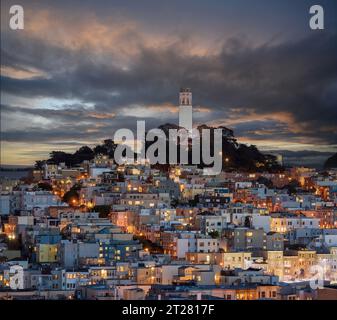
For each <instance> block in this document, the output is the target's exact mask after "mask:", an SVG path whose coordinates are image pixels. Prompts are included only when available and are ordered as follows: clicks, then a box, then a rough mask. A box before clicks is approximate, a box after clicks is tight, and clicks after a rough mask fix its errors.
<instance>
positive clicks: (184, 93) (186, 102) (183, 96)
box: [179, 88, 192, 106]
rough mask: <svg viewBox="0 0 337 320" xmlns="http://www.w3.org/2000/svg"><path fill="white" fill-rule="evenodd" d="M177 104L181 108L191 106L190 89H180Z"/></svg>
mask: <svg viewBox="0 0 337 320" xmlns="http://www.w3.org/2000/svg"><path fill="white" fill-rule="evenodd" d="M179 104H180V105H181V106H191V105H192V91H191V89H190V88H181V89H180V93H179Z"/></svg>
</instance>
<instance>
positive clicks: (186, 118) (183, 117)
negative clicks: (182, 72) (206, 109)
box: [179, 88, 193, 132]
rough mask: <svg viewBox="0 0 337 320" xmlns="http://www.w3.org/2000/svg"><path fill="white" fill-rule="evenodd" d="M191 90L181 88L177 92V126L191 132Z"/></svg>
mask: <svg viewBox="0 0 337 320" xmlns="http://www.w3.org/2000/svg"><path fill="white" fill-rule="evenodd" d="M192 125H193V118H192V91H191V89H190V88H181V89H180V93H179V126H180V127H183V128H185V129H186V130H187V131H189V132H192Z"/></svg>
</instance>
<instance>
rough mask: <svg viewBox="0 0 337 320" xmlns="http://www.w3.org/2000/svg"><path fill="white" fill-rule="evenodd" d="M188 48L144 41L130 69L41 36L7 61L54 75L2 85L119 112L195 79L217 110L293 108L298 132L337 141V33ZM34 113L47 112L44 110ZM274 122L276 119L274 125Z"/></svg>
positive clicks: (172, 98)
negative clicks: (216, 48)
mask: <svg viewBox="0 0 337 320" xmlns="http://www.w3.org/2000/svg"><path fill="white" fill-rule="evenodd" d="M28 42H29V41H27V40H24V39H16V41H14V40H12V41H11V42H10V51H11V52H18V51H20V50H15V48H16V46H17V47H18V48H21V49H22V48H25V47H26V46H27V43H28ZM39 46H41V48H39ZM30 48H31V47H30ZM180 48H182V44H181V43H179V42H178V43H175V44H173V45H169V46H166V47H162V48H145V47H140V48H139V53H138V54H137V56H136V57H135V58H134V59H133V61H132V63H131V64H130V65H128V66H127V68H125V69H123V68H121V67H116V66H115V64H114V63H113V62H114V61H113V60H108V59H105V60H102V59H96V58H95V56H91V55H90V51H87V50H85V49H83V50H78V51H71V50H67V49H65V48H62V49H60V48H53V47H52V46H51V47H49V48H48V49H46V44H45V43H43V41H36V42H35V44H34V50H27V51H25V55H19V54H17V55H15V54H14V55H12V56H11V55H8V54H7V55H6V52H7V50H9V49H8V48H6V46H5V48H4V52H5V54H4V57H5V59H3V61H4V65H9V66H22V67H23V68H27V67H29V66H31V67H35V68H37V67H39V69H42V70H43V71H46V72H47V73H48V75H47V76H46V77H41V76H40V77H35V78H30V79H14V78H10V77H5V76H2V77H1V85H2V90H3V92H5V93H11V94H15V95H17V96H22V97H30V98H36V97H54V98H56V99H60V98H73V99H78V100H79V101H82V102H83V103H87V102H89V103H93V104H94V105H95V106H96V108H97V110H96V111H97V112H118V110H119V109H120V108H122V107H129V108H131V106H132V105H135V104H138V105H143V106H147V105H159V106H160V105H162V104H165V103H171V104H176V96H177V90H178V88H179V86H189V87H192V89H193V92H194V102H195V104H197V105H201V106H204V107H207V108H209V109H211V110H214V112H216V113H217V114H219V113H220V112H223V115H224V117H226V115H227V114H228V113H229V110H230V109H234V110H235V109H236V108H244V110H245V112H248V113H249V112H254V113H256V114H257V116H258V115H265V114H272V113H275V112H283V113H284V112H287V113H289V114H291V115H292V117H293V120H294V123H295V126H296V123H297V124H298V128H297V129H298V130H297V132H295V133H293V132H290V131H291V130H290V131H289V130H288V131H287V128H285V127H284V125H280V126H282V129H283V130H284V132H286V133H287V134H288V135H289V136H290V137H291V136H295V135H296V134H297V135H300V136H301V137H307V138H308V139H310V138H314V139H315V140H319V139H320V140H321V141H322V142H324V143H327V144H329V143H331V144H333V143H336V142H337V59H336V57H337V36H336V34H329V33H318V34H313V35H312V36H310V37H307V38H305V39H302V40H299V41H296V42H286V43H281V44H273V43H271V44H266V45H262V46H257V47H253V46H251V45H249V44H247V43H245V42H243V41H242V40H240V39H237V38H233V39H231V40H229V41H227V42H226V43H224V45H223V49H222V51H221V52H220V53H218V54H213V55H212V54H209V55H205V56H196V55H192V54H189V53H186V52H184V51H183V50H179V49H180ZM45 50H47V51H46V52H48V54H51V57H52V58H53V59H47V60H46V61H45V63H43V61H44V58H41V55H35V52H44V51H45ZM54 50H55V51H54ZM43 56H44V55H42V57H43ZM67 57H69V60H67ZM49 60H52V61H53V63H51V64H49V63H48V61H49ZM61 65H62V68H60V66H61ZM6 110H7V111H8V109H5V110H4V112H6ZM21 111H22V110H21ZM66 111H67V110H64V111H63V112H64V115H65V116H66ZM27 112H28V111H27ZM29 112H32V111H29ZM34 112H36V113H40V115H41V113H43V110H38V111H34ZM48 112H49V113H50V116H56V117H57V116H59V115H60V111H57V112H56V113H53V112H52V111H48ZM69 117H71V115H69ZM69 119H71V118H69ZM255 120H256V119H255ZM294 123H293V124H292V125H293V126H294ZM273 124H275V121H274V122H270V123H269V126H270V125H273ZM243 125H245V124H243ZM246 125H247V124H246ZM239 129H240V128H239ZM257 129H258V128H255V127H251V128H250V130H249V128H247V131H250V132H251V133H254V132H253V131H255V130H257ZM260 130H263V127H260ZM270 135H271V136H273V133H272V132H270Z"/></svg>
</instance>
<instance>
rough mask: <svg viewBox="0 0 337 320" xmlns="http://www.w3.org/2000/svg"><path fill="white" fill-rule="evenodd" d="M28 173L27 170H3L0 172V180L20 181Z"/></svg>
mask: <svg viewBox="0 0 337 320" xmlns="http://www.w3.org/2000/svg"><path fill="white" fill-rule="evenodd" d="M28 173H29V171H28V170H22V171H21V170H8V171H7V170H4V171H0V178H7V179H13V180H17V179H21V178H26V177H27V175H28Z"/></svg>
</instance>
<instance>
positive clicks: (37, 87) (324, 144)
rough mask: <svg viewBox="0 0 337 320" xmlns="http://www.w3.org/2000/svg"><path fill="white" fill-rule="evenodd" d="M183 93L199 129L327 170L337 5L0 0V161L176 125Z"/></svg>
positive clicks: (336, 92)
mask: <svg viewBox="0 0 337 320" xmlns="http://www.w3.org/2000/svg"><path fill="white" fill-rule="evenodd" d="M13 4H20V5H22V6H23V8H24V13H25V15H24V19H25V20H24V23H25V25H24V30H11V29H10V28H9V17H10V15H9V8H10V6H11V5H13ZM314 4H319V5H322V6H323V8H324V13H325V16H324V18H325V29H324V30H311V29H310V27H309V19H310V14H309V8H310V6H311V5H314ZM180 87H189V88H191V89H192V91H193V108H194V109H193V110H194V114H193V117H194V118H193V120H194V124H202V123H206V124H208V125H214V126H218V125H223V126H226V127H228V128H231V129H233V130H234V134H235V136H236V137H237V138H238V140H239V142H241V143H247V144H255V145H257V146H258V147H259V148H260V149H261V150H264V151H269V150H274V151H275V152H278V153H281V154H284V155H285V156H286V157H287V158H288V159H291V161H295V162H296V161H297V162H302V163H303V164H307V163H315V162H320V163H322V162H323V161H324V159H326V158H327V157H328V156H329V155H330V154H332V153H335V152H336V151H337V1H335V0H313V1H311V0H296V1H294V0H282V1H281V0H278V1H276V0H251V1H248V0H245V1H243V0H221V1H220V0H208V1H204V0H179V1H178V0H170V1H154V0H133V1H131V0H120V1H115V0H109V1H100V0H95V1H94V0H92V1H89V0H81V1H77V0H74V1H70V0H67V1H64V0H58V1H51V0H50V1H49V0H44V1H42V0H41V1H39V0H31V1H22V0H21V1H20V0H15V1H12V0H1V164H11V165H13V164H15V165H16V164H20V165H30V164H33V163H34V162H35V160H39V159H46V158H48V154H49V152H50V151H52V150H63V151H66V152H72V151H74V150H76V149H77V148H78V147H80V146H82V145H89V146H94V145H96V144H98V143H100V142H102V141H103V140H104V139H107V138H112V137H113V133H114V132H115V130H116V129H118V128H130V129H134V128H135V127H136V121H137V120H145V121H146V127H147V129H151V128H155V127H157V126H158V125H159V124H163V123H166V122H170V123H178V106H177V104H178V93H179V89H180ZM308 161H309V162H308Z"/></svg>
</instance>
